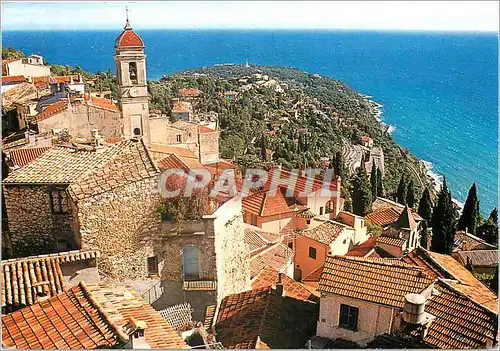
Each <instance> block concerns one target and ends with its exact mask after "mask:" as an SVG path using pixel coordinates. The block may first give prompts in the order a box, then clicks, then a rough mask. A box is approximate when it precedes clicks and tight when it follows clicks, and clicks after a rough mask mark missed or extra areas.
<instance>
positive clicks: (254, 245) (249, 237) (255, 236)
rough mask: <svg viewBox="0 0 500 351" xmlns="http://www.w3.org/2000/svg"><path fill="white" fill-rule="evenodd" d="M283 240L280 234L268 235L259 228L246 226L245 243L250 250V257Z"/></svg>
mask: <svg viewBox="0 0 500 351" xmlns="http://www.w3.org/2000/svg"><path fill="white" fill-rule="evenodd" d="M281 240H282V237H281V236H280V235H278V234H273V233H266V232H263V231H262V230H261V229H260V228H258V227H253V226H250V225H245V243H246V244H247V245H248V249H249V250H250V256H253V255H254V254H256V253H258V252H260V251H261V250H263V249H265V248H266V247H269V246H270V245H272V244H275V243H277V242H279V241H281Z"/></svg>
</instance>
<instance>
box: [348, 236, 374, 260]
mask: <svg viewBox="0 0 500 351" xmlns="http://www.w3.org/2000/svg"><path fill="white" fill-rule="evenodd" d="M375 242H376V238H375V237H374V236H371V237H370V238H369V239H368V240H366V241H365V242H364V243H361V244H359V245H355V246H353V248H352V249H350V250H349V251H348V252H347V253H346V256H355V257H366V256H367V255H368V254H369V253H371V252H372V250H373V249H374V248H375Z"/></svg>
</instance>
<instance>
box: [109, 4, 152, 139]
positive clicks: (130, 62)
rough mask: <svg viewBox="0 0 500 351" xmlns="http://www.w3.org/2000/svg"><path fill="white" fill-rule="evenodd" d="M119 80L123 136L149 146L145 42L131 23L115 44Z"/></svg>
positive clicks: (126, 25) (126, 26)
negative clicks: (139, 138)
mask: <svg viewBox="0 0 500 351" xmlns="http://www.w3.org/2000/svg"><path fill="white" fill-rule="evenodd" d="M115 49H116V53H115V55H114V58H115V64H116V77H117V80H118V92H117V95H118V101H119V106H120V110H121V111H122V118H123V135H124V136H125V138H127V139H129V138H132V137H134V136H140V137H142V138H143V140H144V143H145V144H146V145H148V146H149V144H150V140H151V137H150V130H149V104H148V88H147V81H146V55H145V54H144V42H143V41H142V39H141V37H139V36H138V35H137V34H136V33H135V32H134V31H133V30H132V27H131V26H130V23H129V21H128V10H127V22H126V24H125V28H124V29H123V32H122V33H121V34H120V35H119V36H118V38H116V41H115Z"/></svg>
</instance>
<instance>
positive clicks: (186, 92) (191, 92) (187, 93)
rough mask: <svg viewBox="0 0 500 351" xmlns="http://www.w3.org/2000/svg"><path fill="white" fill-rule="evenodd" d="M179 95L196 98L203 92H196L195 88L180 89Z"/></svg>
mask: <svg viewBox="0 0 500 351" xmlns="http://www.w3.org/2000/svg"><path fill="white" fill-rule="evenodd" d="M179 94H180V95H182V96H192V97H196V96H199V95H201V94H203V92H202V91H201V90H198V89H195V88H181V89H179Z"/></svg>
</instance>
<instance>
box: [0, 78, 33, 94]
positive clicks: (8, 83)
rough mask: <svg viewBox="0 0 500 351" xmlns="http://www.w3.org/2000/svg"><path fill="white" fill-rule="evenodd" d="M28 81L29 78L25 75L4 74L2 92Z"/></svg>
mask: <svg viewBox="0 0 500 351" xmlns="http://www.w3.org/2000/svg"><path fill="white" fill-rule="evenodd" d="M27 81H28V79H26V78H25V77H24V76H2V86H1V93H2V94H3V93H5V92H6V91H9V90H10V89H12V88H15V87H17V86H19V85H21V84H23V83H25V82H27Z"/></svg>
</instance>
